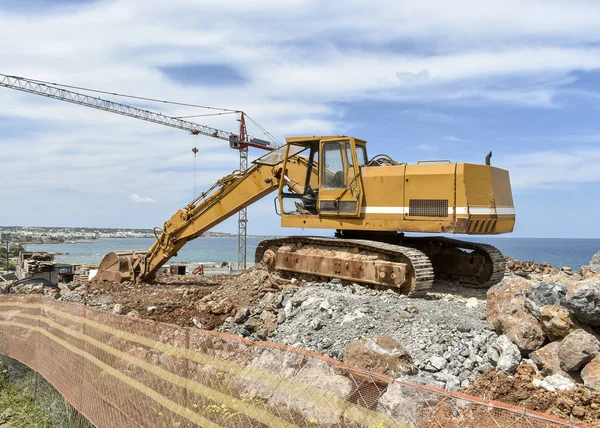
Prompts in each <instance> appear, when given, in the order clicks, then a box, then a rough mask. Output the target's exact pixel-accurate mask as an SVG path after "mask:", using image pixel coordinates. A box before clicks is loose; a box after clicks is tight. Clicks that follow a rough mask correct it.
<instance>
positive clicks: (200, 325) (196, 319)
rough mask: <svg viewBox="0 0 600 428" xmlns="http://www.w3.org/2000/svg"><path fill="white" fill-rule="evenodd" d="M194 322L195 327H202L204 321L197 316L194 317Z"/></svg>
mask: <svg viewBox="0 0 600 428" xmlns="http://www.w3.org/2000/svg"><path fill="white" fill-rule="evenodd" d="M192 324H194V327H196V328H200V329H202V328H203V327H202V323H201V322H200V321H198V318H196V317H193V318H192Z"/></svg>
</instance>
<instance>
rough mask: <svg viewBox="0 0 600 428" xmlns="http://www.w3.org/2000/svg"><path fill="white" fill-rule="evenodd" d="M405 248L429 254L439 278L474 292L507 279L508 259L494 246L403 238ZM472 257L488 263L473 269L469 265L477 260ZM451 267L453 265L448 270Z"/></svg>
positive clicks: (458, 241)
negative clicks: (476, 289)
mask: <svg viewBox="0 0 600 428" xmlns="http://www.w3.org/2000/svg"><path fill="white" fill-rule="evenodd" d="M402 244H403V245H406V246H409V247H412V248H417V249H419V250H421V251H423V252H424V253H425V254H427V255H428V256H429V257H430V259H431V260H432V264H433V267H434V271H435V276H436V278H439V279H454V280H458V281H459V282H460V284H461V285H464V286H467V287H473V288H489V287H491V286H493V285H494V284H497V283H498V282H500V281H501V280H502V278H504V274H505V271H506V259H505V257H504V256H503V255H502V253H501V252H500V250H498V249H497V248H496V247H494V246H493V245H489V244H481V243H476V242H469V241H462V240H459V239H453V238H446V237H441V236H440V237H437V236H436V237H424V238H421V237H403V238H402ZM461 250H467V251H469V252H470V253H467V252H465V251H461ZM453 253H454V254H453ZM470 254H474V255H475V256H477V257H478V258H479V259H481V258H484V259H485V263H484V264H483V265H477V266H475V267H474V266H473V265H472V264H471V265H470V264H469V262H471V263H472V262H473V259H474V257H470ZM453 255H454V257H452V256H453ZM457 257H458V258H460V259H457ZM449 263H453V265H452V266H449V265H448V264H449Z"/></svg>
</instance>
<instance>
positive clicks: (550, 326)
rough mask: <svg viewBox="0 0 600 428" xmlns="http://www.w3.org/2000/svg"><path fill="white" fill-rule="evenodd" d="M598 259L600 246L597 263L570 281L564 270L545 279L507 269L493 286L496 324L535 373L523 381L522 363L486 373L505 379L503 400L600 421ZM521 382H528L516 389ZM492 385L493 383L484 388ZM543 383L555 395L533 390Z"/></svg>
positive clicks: (490, 378)
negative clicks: (508, 374)
mask: <svg viewBox="0 0 600 428" xmlns="http://www.w3.org/2000/svg"><path fill="white" fill-rule="evenodd" d="M598 259H600V252H599V253H597V254H596V255H595V256H594V259H592V262H591V263H590V266H591V268H590V266H587V267H584V268H582V270H581V271H580V273H579V274H577V276H578V280H570V281H564V277H562V276H561V275H560V273H559V274H557V275H556V276H554V277H548V278H544V280H542V281H540V280H531V279H525V278H523V277H520V276H515V275H507V276H506V277H505V278H504V279H503V281H502V282H501V283H499V284H497V285H495V286H494V287H492V288H491V289H490V290H489V291H488V299H487V315H488V320H489V322H490V324H491V325H492V327H493V328H494V330H495V331H496V333H498V334H502V335H504V336H505V337H506V338H507V339H509V340H510V342H511V343H512V344H513V345H514V346H515V347H516V348H517V350H518V351H519V354H520V355H519V356H520V357H522V358H523V362H526V364H527V365H529V366H531V367H532V370H534V372H535V376H534V377H531V379H529V380H528V381H527V382H525V383H523V382H524V381H523V379H527V377H522V376H521V377H519V376H520V375H519V374H522V373H524V372H523V370H529V369H521V368H520V367H519V368H515V369H511V370H506V372H507V373H514V372H515V370H516V373H517V375H515V377H514V378H506V377H504V375H500V374H498V373H496V372H491V373H488V374H486V375H485V376H487V378H486V379H487V380H485V379H483V378H480V379H479V380H478V381H477V382H476V384H477V383H479V382H481V383H485V382H487V383H491V384H492V386H493V385H496V384H498V385H504V386H497V388H498V390H499V391H500V392H498V393H497V397H496V398H498V399H501V400H502V401H507V402H514V403H516V404H521V405H525V406H526V407H528V408H531V409H534V410H544V411H549V412H550V413H554V414H556V415H557V416H561V417H567V416H572V417H574V418H576V419H577V420H580V421H586V422H594V423H598V422H600V410H599V409H600V273H595V272H594V271H593V270H592V269H595V266H594V260H598ZM526 358H528V360H525V359H526ZM521 367H522V366H521ZM494 376H496V377H494ZM507 379H508V380H507ZM515 379H520V381H519V382H520V383H519V382H517V381H516V380H515ZM521 384H523V385H524V386H523V385H521ZM506 385H509V386H506ZM518 385H521V386H522V388H520V389H519V390H518V391H516V392H515V391H511V390H514V389H515V388H516V386H518ZM475 388H477V385H476V386H475ZM486 388H487V389H489V388H490V385H487V386H483V387H481V390H482V391H484V390H485V389H486ZM494 388H496V387H494ZM494 388H492V389H494ZM540 389H541V390H544V391H547V392H552V393H553V394H554V395H548V394H547V393H546V392H535V394H532V395H531V394H529V393H530V392H531V391H537V390H540ZM561 391H568V393H565V394H562V393H561ZM592 393H593V394H592ZM519 394H520V396H521V398H519V397H518V396H519ZM530 396H531V397H534V398H532V399H530V398H528V397H530ZM535 397H537V398H535ZM540 397H541V398H540ZM549 397H551V398H549ZM490 398H494V397H493V396H492V397H490ZM538 398H539V400H538ZM544 402H547V403H546V404H543V403H544ZM540 403H542V404H540ZM540 406H541V407H540ZM544 406H546V407H547V408H543V407H544Z"/></svg>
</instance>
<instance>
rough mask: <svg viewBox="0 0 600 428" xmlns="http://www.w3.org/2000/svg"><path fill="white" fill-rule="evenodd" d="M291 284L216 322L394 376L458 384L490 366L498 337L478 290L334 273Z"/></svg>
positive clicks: (227, 328)
mask: <svg viewBox="0 0 600 428" xmlns="http://www.w3.org/2000/svg"><path fill="white" fill-rule="evenodd" d="M293 285H294V284H290V286H288V287H286V288H284V289H283V290H282V291H281V292H280V293H274V292H268V293H266V294H265V295H264V296H263V298H262V299H261V300H260V302H259V304H258V305H257V306H255V307H253V308H252V309H250V308H241V309H240V310H238V311H237V312H236V313H235V315H234V316H232V317H227V318H226V319H225V320H224V322H223V324H222V325H221V326H220V327H219V328H218V330H220V331H225V332H228V333H233V334H237V335H241V336H245V337H248V338H251V339H259V340H264V339H268V340H271V341H275V342H279V343H285V344H288V345H292V346H295V347H298V348H304V349H308V350H311V351H316V352H319V353H323V354H325V355H328V356H330V357H332V358H336V359H339V360H344V361H346V362H348V363H349V364H356V365H359V366H361V367H363V368H365V369H374V368H375V367H377V368H383V367H388V369H389V373H396V374H397V375H398V376H399V377H403V378H405V379H409V380H412V381H416V382H419V383H424V384H428V385H434V386H438V387H441V388H449V389H460V388H461V387H465V386H467V385H469V384H470V383H471V382H473V381H474V380H475V379H476V378H477V376H478V375H479V374H480V373H482V372H485V371H486V370H488V369H489V368H491V367H492V366H493V365H492V363H491V362H490V358H489V357H488V348H489V347H491V346H492V345H493V344H494V343H495V341H496V340H497V339H498V337H497V335H496V334H495V333H494V332H493V331H492V329H491V328H490V327H489V325H488V324H487V322H486V321H485V302H484V301H483V299H482V298H481V299H477V298H474V297H472V298H469V299H464V298H460V297H457V296H453V295H444V296H442V297H440V296H436V297H435V298H433V297H432V298H428V299H415V298H408V297H406V296H404V295H401V294H397V293H395V292H393V291H377V290H372V289H370V288H366V287H363V286H360V285H358V284H353V285H343V284H342V283H341V282H340V281H339V280H337V279H334V280H332V281H330V282H319V283H317V282H306V283H302V284H300V283H296V285H299V286H293ZM482 297H484V296H482ZM382 341H383V342H382ZM394 343H396V345H393V344H394ZM386 349H387V350H386ZM361 361H362V363H361ZM393 362H396V363H393ZM394 364H396V365H394ZM394 367H395V368H394ZM388 369H386V370H384V371H388ZM398 376H397V377H398Z"/></svg>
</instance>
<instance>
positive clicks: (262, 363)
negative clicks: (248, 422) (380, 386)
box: [237, 348, 354, 426]
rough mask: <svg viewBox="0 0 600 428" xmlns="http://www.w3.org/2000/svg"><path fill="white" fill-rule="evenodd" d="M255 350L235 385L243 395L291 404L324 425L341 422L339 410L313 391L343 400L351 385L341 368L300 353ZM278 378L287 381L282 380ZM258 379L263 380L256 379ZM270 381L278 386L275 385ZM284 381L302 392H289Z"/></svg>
mask: <svg viewBox="0 0 600 428" xmlns="http://www.w3.org/2000/svg"><path fill="white" fill-rule="evenodd" d="M257 351H258V352H259V353H258V355H257V356H256V357H255V358H254V359H253V360H252V362H251V363H250V364H249V365H248V366H246V368H245V369H244V370H243V371H242V372H241V373H240V377H239V379H240V381H239V382H238V383H237V387H238V389H239V392H240V393H241V394H242V395H246V396H247V398H248V399H250V400H254V399H257V400H263V401H266V402H267V403H268V405H269V407H270V408H278V407H283V408H293V409H295V410H296V411H298V412H299V413H300V414H301V415H302V416H303V417H304V418H305V419H307V420H311V419H314V420H316V421H318V422H319V423H320V424H323V425H326V426H329V425H338V424H339V423H340V417H341V416H340V413H339V412H334V411H332V408H330V407H327V406H323V403H322V399H321V401H319V400H320V398H319V396H318V394H317V395H315V394H314V392H317V391H318V393H319V394H322V393H324V394H325V395H329V396H331V397H334V398H333V399H334V400H338V401H339V402H343V401H345V400H346V398H347V397H348V396H349V395H350V393H351V392H352V391H353V390H354V386H353V382H352V381H351V380H350V379H349V378H347V377H346V376H344V373H343V371H342V370H340V369H339V368H337V367H335V366H333V365H331V364H329V363H327V362H325V361H321V360H319V359H316V358H306V356H304V355H301V354H295V353H292V352H281V351H279V350H276V349H269V348H265V349H262V350H257ZM281 378H283V379H286V381H285V382H282V381H281ZM258 379H260V380H262V381H260V382H258V381H257V380H258ZM273 382H276V385H279V388H274V387H273ZM270 383H271V384H270ZM286 384H289V385H298V387H299V388H301V390H302V391H303V393H300V394H290V393H289V392H290V391H289V390H286V388H282V386H285V385H286ZM311 390H312V391H313V392H312V393H311Z"/></svg>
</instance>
